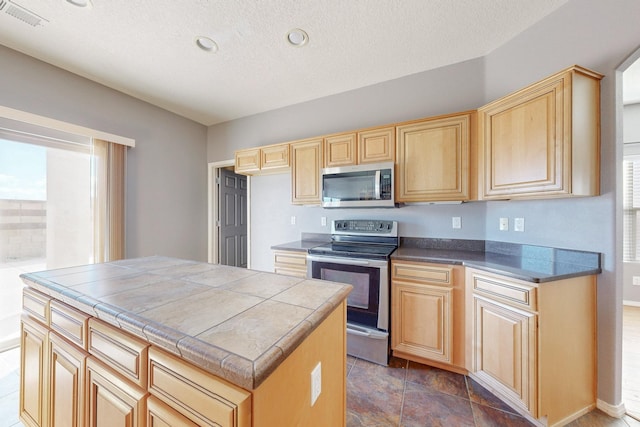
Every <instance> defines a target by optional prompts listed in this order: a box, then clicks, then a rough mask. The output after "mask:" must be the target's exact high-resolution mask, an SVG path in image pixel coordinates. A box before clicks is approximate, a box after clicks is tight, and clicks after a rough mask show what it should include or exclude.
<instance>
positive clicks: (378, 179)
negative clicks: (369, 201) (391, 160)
mask: <svg viewBox="0 0 640 427" xmlns="http://www.w3.org/2000/svg"><path fill="white" fill-rule="evenodd" d="M375 191H376V200H380V169H378V170H377V171H376V184H375Z"/></svg>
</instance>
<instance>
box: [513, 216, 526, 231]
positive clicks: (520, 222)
mask: <svg viewBox="0 0 640 427" xmlns="http://www.w3.org/2000/svg"><path fill="white" fill-rule="evenodd" d="M513 231H524V218H514V219H513Z"/></svg>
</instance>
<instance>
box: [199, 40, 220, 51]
mask: <svg viewBox="0 0 640 427" xmlns="http://www.w3.org/2000/svg"><path fill="white" fill-rule="evenodd" d="M196 45H198V47H199V48H200V49H202V50H204V51H207V52H217V51H218V45H217V44H216V42H214V41H213V40H212V39H210V38H209V37H204V36H200V37H198V38H197V39H196Z"/></svg>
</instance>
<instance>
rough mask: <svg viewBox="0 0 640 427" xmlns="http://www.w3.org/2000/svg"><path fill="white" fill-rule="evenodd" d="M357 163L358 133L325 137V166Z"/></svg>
mask: <svg viewBox="0 0 640 427" xmlns="http://www.w3.org/2000/svg"><path fill="white" fill-rule="evenodd" d="M355 164H356V134H355V133H347V134H344V135H333V136H328V137H326V138H325V139H324V166H325V167H327V168H330V167H334V166H350V165H355Z"/></svg>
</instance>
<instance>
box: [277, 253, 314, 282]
mask: <svg viewBox="0 0 640 427" xmlns="http://www.w3.org/2000/svg"><path fill="white" fill-rule="evenodd" d="M273 257H274V258H273V271H274V273H278V274H284V275H285V276H295V277H301V278H303V279H306V278H307V253H306V252H299V251H287V250H277V251H274V252H273Z"/></svg>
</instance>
